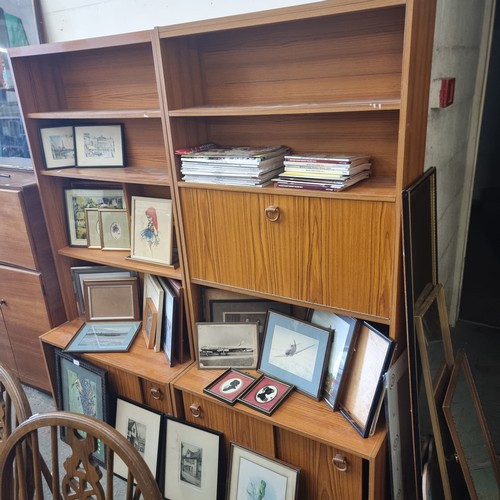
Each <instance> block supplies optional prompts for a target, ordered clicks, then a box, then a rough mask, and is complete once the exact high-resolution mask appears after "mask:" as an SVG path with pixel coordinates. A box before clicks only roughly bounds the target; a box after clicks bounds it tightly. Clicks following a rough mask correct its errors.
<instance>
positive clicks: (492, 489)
mask: <svg viewBox="0 0 500 500" xmlns="http://www.w3.org/2000/svg"><path fill="white" fill-rule="evenodd" d="M443 411H444V415H445V418H446V422H447V424H448V427H449V429H450V433H451V437H452V439H453V443H454V445H455V449H456V451H457V454H458V461H459V463H460V466H461V467H462V471H463V474H464V477H465V482H466V483H467V489H468V491H469V495H470V498H472V499H474V500H477V499H480V498H498V495H499V492H500V470H499V466H498V463H497V457H496V455H495V450H494V448H493V445H492V439H491V434H490V431H489V429H488V425H487V423H486V418H485V416H484V413H483V409H482V406H481V402H480V400H479V395H478V393H477V389H476V384H475V383H474V378H473V376H472V371H471V369H470V366H469V362H468V360H467V355H466V354H465V351H464V350H463V349H460V350H459V351H458V353H457V357H456V359H455V365H454V367H453V371H452V374H451V378H450V382H449V385H448V389H447V391H446V395H445V398H444V402H443Z"/></svg>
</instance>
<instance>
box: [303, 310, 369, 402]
mask: <svg viewBox="0 0 500 500" xmlns="http://www.w3.org/2000/svg"><path fill="white" fill-rule="evenodd" d="M309 321H310V322H311V323H313V324H315V325H318V326H322V327H323V328H329V329H330V330H332V333H333V337H332V347H331V349H330V357H329V360H328V365H327V367H326V375H325V383H324V385H323V399H324V400H325V401H326V403H327V404H328V405H329V406H331V407H332V408H333V409H334V410H338V402H337V399H338V395H339V392H340V391H341V387H342V380H343V375H344V368H345V366H346V365H347V364H348V362H349V358H350V357H351V354H352V350H353V347H354V341H355V339H356V333H357V331H358V328H359V326H360V324H361V322H360V321H358V320H356V319H354V318H351V317H349V316H341V315H340V314H335V313H329V312H324V311H320V310H312V311H311V313H310V320H309Z"/></svg>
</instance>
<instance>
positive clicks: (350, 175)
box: [273, 153, 371, 191]
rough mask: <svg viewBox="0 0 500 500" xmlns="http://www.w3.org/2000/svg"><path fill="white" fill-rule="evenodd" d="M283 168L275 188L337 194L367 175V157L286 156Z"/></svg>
mask: <svg viewBox="0 0 500 500" xmlns="http://www.w3.org/2000/svg"><path fill="white" fill-rule="evenodd" d="M284 166H285V169H284V172H282V173H280V174H279V175H278V177H277V178H275V179H273V181H274V185H275V187H282V188H295V189H314V190H319V191H341V190H342V189H345V188H347V187H349V186H352V185H353V184H356V183H357V182H359V181H361V180H363V179H367V178H368V177H369V176H370V173H371V159H370V156H367V155H362V154H333V153H332V154H323V153H304V154H290V155H286V156H285V161H284Z"/></svg>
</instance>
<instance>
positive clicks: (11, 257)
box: [0, 189, 36, 269]
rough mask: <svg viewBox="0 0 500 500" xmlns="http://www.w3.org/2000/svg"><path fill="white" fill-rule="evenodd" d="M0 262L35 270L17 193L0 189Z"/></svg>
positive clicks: (20, 197)
mask: <svg viewBox="0 0 500 500" xmlns="http://www.w3.org/2000/svg"><path fill="white" fill-rule="evenodd" d="M0 220H2V224H0V262H4V263H6V264H14V265H16V266H21V267H27V268H29V269H35V268H36V264H35V261H34V258H33V253H32V246H31V241H30V238H29V234H28V229H27V224H26V222H25V214H24V204H23V203H22V196H21V193H20V192H19V191H9V190H5V189H0Z"/></svg>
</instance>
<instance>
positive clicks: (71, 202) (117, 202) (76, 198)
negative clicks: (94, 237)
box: [64, 189, 126, 247]
mask: <svg viewBox="0 0 500 500" xmlns="http://www.w3.org/2000/svg"><path fill="white" fill-rule="evenodd" d="M64 194H65V200H66V216H67V222H68V230H69V244H70V245H71V246H77V247H86V246H87V224H86V220H85V209H86V208H112V209H124V208H126V206H125V197H124V194H123V189H66V190H65V193H64Z"/></svg>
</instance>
